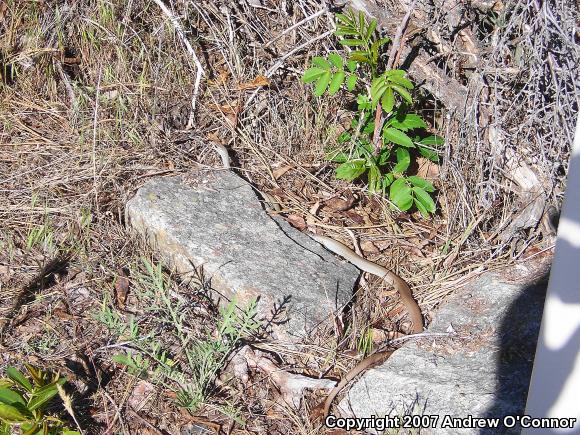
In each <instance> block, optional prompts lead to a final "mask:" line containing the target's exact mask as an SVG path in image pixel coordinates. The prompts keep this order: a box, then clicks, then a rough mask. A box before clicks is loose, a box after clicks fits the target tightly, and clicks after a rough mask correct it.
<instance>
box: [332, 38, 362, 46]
mask: <svg viewBox="0 0 580 435" xmlns="http://www.w3.org/2000/svg"><path fill="white" fill-rule="evenodd" d="M338 42H339V44H341V45H345V46H347V47H358V46H359V45H364V44H365V42H364V41H363V40H362V39H341V40H340V41H338Z"/></svg>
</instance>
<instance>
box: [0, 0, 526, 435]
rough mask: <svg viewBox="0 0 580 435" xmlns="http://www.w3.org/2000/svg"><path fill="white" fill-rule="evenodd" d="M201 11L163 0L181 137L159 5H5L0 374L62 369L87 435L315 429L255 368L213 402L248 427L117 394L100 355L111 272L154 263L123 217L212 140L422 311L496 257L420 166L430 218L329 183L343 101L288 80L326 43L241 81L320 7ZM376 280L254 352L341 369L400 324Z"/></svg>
mask: <svg viewBox="0 0 580 435" xmlns="http://www.w3.org/2000/svg"><path fill="white" fill-rule="evenodd" d="M202 3H203V6H196V4H195V3H194V2H181V1H178V2H175V4H174V7H175V10H178V11H180V19H181V21H182V22H183V23H185V27H186V29H188V30H189V33H188V37H189V38H190V41H191V42H192V44H193V45H194V48H195V50H196V51H197V53H198V55H199V56H200V58H201V60H202V63H203V65H204V68H205V70H206V73H207V75H206V77H205V78H204V81H203V83H202V90H201V93H200V95H199V98H198V102H197V103H198V106H197V107H198V110H197V113H196V118H195V119H196V123H195V127H194V128H193V129H192V130H184V127H185V125H186V123H187V119H188V117H189V112H190V110H189V108H190V102H191V96H192V92H193V77H194V76H195V66H194V64H193V62H192V59H191V57H190V56H188V54H187V52H186V51H185V49H184V47H183V46H182V44H181V42H180V41H179V40H178V38H177V37H176V36H175V33H174V32H173V30H172V28H171V26H170V25H169V24H168V21H167V20H166V18H165V17H164V16H162V15H161V13H160V11H159V10H158V8H157V6H156V5H155V3H153V2H149V1H141V0H139V1H133V2H129V5H130V6H126V7H121V6H119V5H117V4H116V3H111V2H106V1H102V0H94V1H87V2H71V3H69V2H50V3H49V2H17V1H8V2H6V3H3V4H2V6H1V7H0V63H1V66H3V71H2V83H0V86H1V88H0V121H1V125H2V127H1V129H0V223H1V224H0V225H1V227H0V231H1V234H0V236H1V240H0V243H1V245H0V246H1V251H0V268H1V269H0V275H1V279H0V292H2V299H3V302H2V304H3V306H2V308H3V311H2V313H4V314H3V315H4V319H3V323H4V325H5V329H4V334H3V337H2V339H3V342H2V346H3V351H2V352H0V354H1V357H0V368H3V367H5V366H7V365H9V364H17V363H18V362H21V361H24V360H27V361H30V362H33V363H38V364H41V365H45V366H48V367H51V368H53V369H55V370H56V369H58V370H60V371H61V372H63V373H65V374H66V375H67V376H69V378H70V379H71V380H72V381H73V384H74V386H75V388H77V389H78V391H77V392H76V395H75V400H76V402H75V406H76V407H77V409H78V410H79V413H80V414H81V425H84V429H87V430H89V431H90V432H94V433H120V432H121V431H123V432H128V433H146V431H150V433H158V432H155V430H165V431H167V432H168V433H176V432H177V431H178V430H179V429H180V428H182V427H184V426H185V425H187V424H200V425H202V426H204V427H206V428H207V427H210V426H211V425H210V424H209V423H208V422H218V423H220V424H222V425H223V429H224V430H230V431H231V432H230V433H249V432H251V433H254V432H267V433H304V434H307V433H308V434H310V433H319V431H320V430H321V429H320V426H319V423H317V422H312V421H310V419H309V417H308V415H309V412H308V409H309V407H310V406H312V405H313V404H314V403H315V402H316V401H315V400H310V401H306V402H305V404H304V408H303V409H301V410H299V411H296V410H292V409H289V408H288V407H287V406H283V405H281V404H280V401H279V397H278V394H277V392H276V391H275V390H274V389H273V388H272V387H271V386H270V385H269V383H268V380H267V379H263V378H262V377H261V375H260V374H259V373H256V374H255V376H256V377H255V379H254V381H253V382H252V385H250V386H249V387H242V386H240V385H237V386H235V387H234V388H233V390H232V391H228V392H227V394H226V393H224V392H218V393H217V394H216V399H215V400H216V403H218V404H219V403H223V400H224V398H226V397H227V398H229V399H231V400H234V401H235V406H236V408H237V409H238V410H239V412H240V413H241V415H242V416H243V420H245V421H246V422H247V424H246V426H243V425H240V424H239V423H236V422H235V420H232V419H228V418H227V417H225V416H224V415H223V414H220V413H218V412H216V408H215V407H214V406H212V404H211V403H210V404H208V406H207V407H205V408H204V409H202V410H201V411H200V412H198V413H197V414H196V415H195V416H191V415H189V414H188V413H187V412H185V411H183V410H180V409H178V408H177V407H176V406H175V405H174V404H173V401H172V398H171V395H170V394H169V395H168V393H167V391H166V390H163V389H157V390H155V392H154V397H153V398H152V401H151V402H150V404H149V406H147V407H145V408H144V409H143V410H142V411H139V412H136V411H134V410H131V409H130V407H129V406H128V405H127V400H128V398H129V397H130V396H131V394H132V391H133V388H134V386H135V385H136V384H137V379H135V378H134V377H132V376H131V375H129V374H128V373H126V372H125V371H123V370H122V369H121V367H120V366H118V365H116V364H114V363H113V362H112V361H111V359H110V356H111V355H112V353H113V351H112V350H111V348H110V346H111V345H115V343H114V342H112V341H111V340H112V337H110V336H109V335H108V332H107V331H106V329H105V328H104V327H103V326H102V325H101V324H99V323H98V322H96V321H95V320H94V318H93V317H92V316H91V314H90V313H91V310H95V309H98V307H99V306H100V304H101V303H102V300H103V298H104V295H105V294H107V295H110V297H111V298H112V300H113V299H114V286H115V282H116V280H117V279H118V276H119V270H120V269H123V268H127V267H128V266H129V265H131V264H135V263H136V262H138V261H139V258H141V257H146V258H150V257H152V256H153V255H154V254H153V253H151V252H150V251H149V248H148V247H147V246H145V245H143V244H142V243H141V242H140V241H138V240H135V239H134V238H133V236H132V235H131V234H130V233H129V232H128V231H127V228H126V227H125V221H124V211H123V210H124V204H125V202H126V201H127V199H128V198H130V197H131V196H132V194H133V193H134V192H135V191H136V189H138V188H139V186H140V185H142V184H143V183H144V182H145V181H146V180H147V179H148V178H150V177H154V176H159V175H166V174H175V173H186V172H187V171H189V170H190V169H191V168H193V167H196V166H207V167H215V166H217V165H218V161H219V160H218V156H217V155H216V154H215V153H214V151H213V148H212V146H211V142H210V141H218V142H220V143H222V144H223V145H225V146H227V147H228V148H229V149H230V150H231V155H232V156H233V157H234V163H235V166H236V170H237V171H239V173H240V174H242V175H243V176H245V177H246V178H247V179H248V180H250V181H251V182H252V183H254V184H255V185H256V186H257V188H258V189H259V190H261V191H264V192H268V193H270V194H271V195H273V196H275V197H276V198H277V200H278V201H279V202H280V204H281V205H282V212H281V214H282V216H295V217H296V218H294V220H293V222H294V223H296V222H305V221H306V220H307V219H308V218H309V210H310V209H311V208H312V206H313V205H314V204H316V203H317V202H319V203H320V208H319V211H318V213H317V215H316V217H315V225H314V228H315V229H316V230H317V231H323V232H325V233H327V234H329V235H331V236H332V237H336V238H337V239H339V240H342V241H346V242H347V243H349V244H350V243H351V240H350V238H349V235H348V234H347V233H346V232H345V229H349V230H351V231H352V232H353V234H354V235H355V237H356V239H357V241H358V243H359V244H360V245H361V246H362V247H363V255H364V256H365V257H367V258H368V259H370V260H372V261H377V262H379V263H381V264H383V265H385V266H387V267H391V268H392V269H393V270H395V271H396V272H397V273H399V274H400V275H401V276H402V277H403V278H404V279H406V280H407V281H408V282H409V284H410V286H411V288H412V289H413V290H414V293H415V296H416V297H417V299H418V301H419V302H420V303H421V307H422V309H423V311H424V313H425V314H426V316H427V317H430V316H431V312H432V310H433V309H434V308H435V307H436V306H437V305H438V304H439V303H440V302H441V300H442V299H443V298H444V297H445V296H446V295H447V294H449V293H450V292H452V291H453V290H454V289H455V288H457V286H458V285H460V284H461V283H462V282H463V280H465V277H466V276H469V275H470V274H471V273H478V272H479V271H480V270H482V268H490V267H497V266H498V265H500V264H503V263H505V262H506V261H507V260H508V259H509V255H510V253H509V251H505V250H504V251H502V252H500V253H498V252H496V251H494V246H493V245H492V244H488V245H485V244H482V243H480V244H477V243H474V242H473V240H474V239H473V238H472V237H471V236H472V235H473V234H475V233H477V235H478V237H477V240H479V241H481V240H485V239H486V238H485V236H486V232H487V233H491V232H492V231H493V230H494V228H486V229H485V230H484V229H482V228H481V227H480V226H479V223H480V221H478V215H477V213H475V214H474V215H473V216H472V217H468V216H466V215H465V214H463V215H462V214H461V213H459V214H451V215H450V213H449V210H450V209H453V210H454V212H453V213H456V212H457V209H456V208H454V207H451V205H450V203H453V202H454V201H458V199H457V198H458V196H457V194H456V192H455V191H454V187H449V186H445V185H442V184H440V182H439V179H438V178H437V177H438V175H439V171H438V168H436V167H435V168H434V167H423V168H421V169H420V170H421V171H423V172H424V173H425V174H427V176H430V177H433V178H434V182H435V184H436V185H437V187H439V188H440V189H441V190H440V192H441V194H440V196H439V204H440V206H441V211H440V213H439V214H438V215H437V216H435V217H434V218H433V219H432V220H428V221H427V220H423V219H421V218H420V216H418V215H416V214H414V215H407V214H399V213H395V212H393V211H392V210H391V209H390V207H389V205H388V203H387V202H386V201H385V200H384V199H382V198H369V197H368V196H367V195H366V194H365V192H364V190H363V188H362V187H361V186H353V185H350V184H347V183H343V182H339V181H337V180H335V179H334V177H333V169H332V165H331V164H329V163H328V162H326V161H325V160H324V149H326V148H327V147H329V146H331V145H333V144H334V141H335V138H336V136H337V134H336V132H337V131H338V130H339V129H340V128H341V127H340V126H341V125H343V124H344V123H345V122H349V120H348V119H347V118H346V114H345V112H344V111H343V110H342V109H339V107H341V103H342V102H343V101H344V99H345V97H346V96H345V95H338V96H336V97H334V98H333V99H328V100H324V101H316V102H315V101H313V100H312V97H311V92H310V90H309V89H307V88H306V87H304V86H303V85H302V84H301V83H300V81H299V76H300V74H301V72H302V71H303V69H304V67H305V66H306V65H307V61H308V59H309V57H310V56H311V55H312V54H314V53H315V52H325V51H328V50H329V49H332V48H334V46H333V43H332V41H331V40H330V39H324V40H321V41H319V42H318V43H316V44H314V45H312V46H307V47H306V48H305V49H304V50H301V51H299V52H297V53H295V54H293V55H292V56H289V57H288V58H287V59H286V60H285V61H284V63H283V66H282V67H280V68H279V69H278V70H277V71H276V73H275V74H273V75H272V76H271V77H268V78H267V83H268V84H267V86H258V87H256V86H255V84H256V83H258V84H264V83H265V81H264V80H263V79H262V78H260V76H262V75H263V74H265V71H267V70H268V68H270V67H271V66H272V65H274V64H275V63H276V61H277V59H280V58H282V57H283V56H284V55H285V54H286V53H288V52H290V51H291V50H293V49H294V48H295V47H297V46H299V45H300V44H303V43H305V42H306V41H309V40H311V39H312V38H315V37H316V36H318V35H320V34H322V33H323V32H325V31H327V29H328V19H329V18H328V16H325V15H322V16H321V17H319V18H318V19H316V20H312V21H309V22H307V23H305V24H304V25H302V26H300V27H298V28H296V29H295V30H293V31H291V32H288V33H287V34H286V35H285V36H283V37H281V38H279V39H277V40H276V41H275V42H274V43H272V44H271V45H270V46H269V47H268V48H266V49H265V48H264V47H263V45H264V42H265V41H270V40H272V39H273V38H274V37H275V36H276V35H278V34H280V33H281V32H282V31H283V30H284V29H287V28H288V27H290V26H291V25H292V23H295V22H297V21H299V20H301V19H302V18H304V16H306V15H310V14H312V13H314V12H316V11H317V10H318V8H319V7H320V6H319V5H318V4H316V3H315V2H311V1H300V2H296V3H295V4H291V3H288V4H287V9H286V10H282V6H281V3H280V4H278V2H266V3H267V4H268V7H265V8H255V7H252V6H250V5H249V4H248V3H246V2H243V3H239V4H238V5H233V4H229V3H227V2H224V3H223V4H218V3H217V2H202ZM430 110H431V109H430ZM434 117H435V116H432V118H434ZM441 129H442V130H445V126H442V127H441ZM449 132H450V133H451V137H449V139H450V141H453V140H454V137H458V133H457V132H456V131H454V130H453V127H452V128H451V130H450V131H449V130H448V133H449ZM458 186H460V183H459V182H458ZM350 197H355V198H356V201H355V203H354V206H353V207H352V208H350V209H349V210H337V209H336V207H335V208H333V206H332V199H336V198H339V199H343V200H348V199H349V198H350ZM310 217H311V216H310ZM296 219H297V220H296ZM88 220H90V223H87V222H88ZM460 221H461V222H463V221H465V222H468V223H469V225H467V227H466V226H465V225H463V226H462V225H457V222H460ZM291 222H292V220H291ZM458 228H459V229H458ZM39 233H40V234H41V236H38V234H39ZM33 235H37V236H38V237H37V238H36V239H35V238H34V237H33ZM31 240H32V241H31ZM534 240H537V239H534ZM63 252H64V253H67V255H68V254H70V255H69V256H68V257H67V260H66V262H65V264H64V265H63V266H62V267H60V268H57V269H53V270H48V271H47V270H43V268H45V266H46V265H47V264H48V263H49V262H50V261H52V260H54V259H55V258H57V257H58V256H59V254H62V253H63ZM31 283H32V286H31ZM176 285H177V286H178V288H182V289H183V290H184V291H187V290H186V287H184V286H183V284H181V283H179V281H176ZM27 288H29V289H33V290H29V294H25V295H24V296H23V299H19V298H11V297H10V296H14V295H21V294H22V292H23V289H27ZM389 290H390V289H385V288H383V285H382V283H381V282H379V281H378V280H374V279H372V278H369V279H368V281H367V282H366V285H364V286H362V287H361V289H359V290H358V292H357V295H356V297H355V299H354V304H353V307H352V310H351V314H350V316H351V318H350V321H349V319H348V318H345V319H344V321H345V322H346V324H347V325H349V326H348V328H346V329H345V330H344V331H342V335H340V336H335V335H334V332H336V331H322V332H321V334H320V336H319V337H316V338H314V341H313V342H312V343H305V344H304V346H303V347H301V348H300V351H296V350H293V349H288V348H284V347H281V346H280V345H279V344H278V343H270V342H265V343H261V344H260V347H261V348H262V349H267V350H270V351H272V352H274V353H275V354H276V355H277V356H278V358H279V362H280V364H281V366H282V367H285V368H286V367H290V368H292V369H293V370H298V371H304V372H305V373H309V374H312V375H316V376H318V375H328V374H329V373H331V372H332V370H334V373H335V374H337V375H339V373H340V372H341V371H342V370H345V369H346V368H348V367H349V366H350V365H352V364H353V361H354V360H353V358H351V357H349V356H348V355H349V352H348V351H349V350H352V349H356V347H357V342H358V340H359V338H360V337H361V335H362V334H364V333H365V331H366V330H367V328H368V327H369V326H373V327H377V328H386V329H390V330H400V329H403V330H404V329H405V320H404V312H402V311H401V310H400V308H397V305H396V303H397V299H396V295H394V294H393V293H392V292H389ZM17 302H18V303H17ZM133 308H135V309H141V308H143V307H133ZM2 313H0V314H2ZM339 332H340V331H339ZM351 353H352V352H351ZM220 401H221V402H220ZM204 422H205V423H204ZM152 427H153V428H154V429H152ZM155 428H156V429H155Z"/></svg>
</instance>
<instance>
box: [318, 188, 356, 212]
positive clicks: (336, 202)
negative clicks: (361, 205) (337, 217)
mask: <svg viewBox="0 0 580 435" xmlns="http://www.w3.org/2000/svg"><path fill="white" fill-rule="evenodd" d="M345 196H346V199H341V198H339V197H334V198H331V199H329V200H328V201H325V202H324V208H329V209H330V210H332V211H347V210H349V209H350V208H352V206H353V205H354V203H355V202H356V198H355V197H354V195H353V194H352V193H350V192H348V193H347V194H346V195H345Z"/></svg>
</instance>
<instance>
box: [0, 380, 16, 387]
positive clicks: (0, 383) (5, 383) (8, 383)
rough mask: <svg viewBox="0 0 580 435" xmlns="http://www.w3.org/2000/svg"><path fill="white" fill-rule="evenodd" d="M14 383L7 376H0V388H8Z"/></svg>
mask: <svg viewBox="0 0 580 435" xmlns="http://www.w3.org/2000/svg"><path fill="white" fill-rule="evenodd" d="M12 385H14V381H12V380H10V379H8V378H0V388H8V387H11V386H12Z"/></svg>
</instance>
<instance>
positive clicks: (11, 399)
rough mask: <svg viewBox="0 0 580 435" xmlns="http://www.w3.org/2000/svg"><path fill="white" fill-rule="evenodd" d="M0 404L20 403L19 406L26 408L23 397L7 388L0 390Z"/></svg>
mask: <svg viewBox="0 0 580 435" xmlns="http://www.w3.org/2000/svg"><path fill="white" fill-rule="evenodd" d="M0 403H5V404H7V405H14V404H16V403H20V404H21V405H23V406H26V401H25V400H24V397H22V395H21V394H20V393H19V392H17V391H14V390H10V389H9V388H0Z"/></svg>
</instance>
